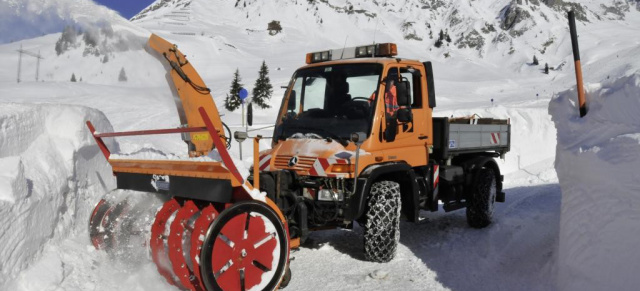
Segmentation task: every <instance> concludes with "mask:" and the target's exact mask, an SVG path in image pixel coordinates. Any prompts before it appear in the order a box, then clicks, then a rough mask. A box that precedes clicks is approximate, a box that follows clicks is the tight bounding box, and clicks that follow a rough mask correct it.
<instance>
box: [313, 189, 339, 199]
mask: <svg viewBox="0 0 640 291" xmlns="http://www.w3.org/2000/svg"><path fill="white" fill-rule="evenodd" d="M342 200H344V193H342V191H332V190H329V189H321V190H320V191H318V201H342Z"/></svg>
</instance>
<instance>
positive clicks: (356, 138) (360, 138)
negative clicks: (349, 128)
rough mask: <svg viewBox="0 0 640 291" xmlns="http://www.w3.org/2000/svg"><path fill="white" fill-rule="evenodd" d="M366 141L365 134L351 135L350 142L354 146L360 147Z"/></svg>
mask: <svg viewBox="0 0 640 291" xmlns="http://www.w3.org/2000/svg"><path fill="white" fill-rule="evenodd" d="M366 139H367V134H365V133H364V132H354V133H352V134H351V138H350V140H351V141H352V142H353V143H354V144H356V145H361V144H362V143H363V142H364V141H365V140H366Z"/></svg>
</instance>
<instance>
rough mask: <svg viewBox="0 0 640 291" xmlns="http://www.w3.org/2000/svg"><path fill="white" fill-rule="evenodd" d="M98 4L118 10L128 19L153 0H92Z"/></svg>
mask: <svg viewBox="0 0 640 291" xmlns="http://www.w3.org/2000/svg"><path fill="white" fill-rule="evenodd" d="M93 1H95V2H96V3H98V4H101V5H104V6H107V7H109V8H111V9H113V10H115V11H118V12H120V15H122V17H124V18H126V19H130V18H131V17H133V16H134V15H136V14H138V12H140V11H142V9H144V8H146V7H147V6H149V4H151V3H153V1H154V0H93Z"/></svg>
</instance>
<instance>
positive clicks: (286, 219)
mask: <svg viewBox="0 0 640 291" xmlns="http://www.w3.org/2000/svg"><path fill="white" fill-rule="evenodd" d="M149 48H150V51H151V52H152V53H153V54H155V55H156V56H158V57H159V58H160V59H161V60H162V61H163V62H164V63H165V64H166V67H167V69H168V71H169V77H170V79H171V80H172V83H173V89H174V90H175V93H176V95H177V99H176V100H177V101H176V105H177V107H178V112H179V115H180V121H181V124H182V125H183V126H181V127H179V128H174V129H153V130H141V131H132V132H110V133H99V132H96V131H95V129H94V127H93V126H92V124H91V123H90V122H89V121H88V122H87V126H88V127H89V130H90V131H91V132H92V134H93V136H94V138H95V140H96V142H97V144H98V146H99V147H100V149H101V150H102V152H103V154H104V155H105V157H106V158H107V160H108V161H109V163H110V164H111V166H112V168H113V173H114V175H115V176H116V180H117V188H118V189H117V190H114V191H112V192H110V193H107V194H106V195H105V197H104V198H103V199H102V200H100V201H99V202H98V204H97V205H96V207H95V209H94V211H93V213H92V215H91V218H90V222H89V232H90V237H91V242H92V243H93V245H94V246H95V247H96V248H97V249H99V250H105V251H107V252H108V253H110V254H113V255H114V256H120V257H122V256H123V255H125V256H126V257H127V258H128V259H137V258H138V257H136V256H135V255H133V254H134V253H135V251H134V250H135V249H137V250H142V253H144V254H142V255H140V256H141V257H144V256H148V255H149V254H150V256H151V258H152V260H153V261H154V262H155V264H156V265H157V268H158V271H159V273H160V274H161V275H162V276H163V277H164V278H165V279H166V280H167V282H169V283H170V284H173V285H175V286H177V287H178V288H180V289H188V290H274V289H277V288H282V287H284V286H286V285H287V284H288V283H289V280H290V279H291V271H290V270H289V251H290V249H291V248H297V247H299V246H300V244H302V243H304V242H305V240H306V239H307V238H308V236H309V232H310V231H313V230H321V229H328V228H347V229H348V228H352V227H353V225H354V222H357V223H358V224H359V225H360V226H361V227H363V229H364V240H363V250H364V255H365V257H366V258H367V259H368V260H371V261H374V262H387V261H390V260H391V259H393V257H394V255H395V252H396V248H397V245H398V241H399V237H400V228H399V223H400V219H401V218H403V217H404V218H405V219H407V220H408V221H411V222H417V221H419V220H420V218H419V217H420V216H419V212H420V211H421V210H426V211H438V209H439V208H440V206H441V205H442V208H443V209H444V210H445V211H447V212H448V211H453V210H457V209H461V208H465V207H466V213H467V221H468V224H469V225H470V226H471V227H475V228H482V227H485V226H487V225H489V224H490V223H491V221H492V216H493V210H494V202H504V200H505V194H504V192H503V191H502V180H503V176H502V175H501V174H500V169H499V167H498V164H497V163H496V161H495V158H498V157H502V158H503V157H504V154H505V153H507V152H508V151H509V150H510V137H511V126H510V124H509V122H508V120H498V119H491V118H473V117H471V118H468V117H464V118H434V117H432V111H433V108H434V107H435V105H436V99H435V89H434V82H433V70H432V66H431V63H430V62H424V63H422V62H419V61H415V60H408V59H401V58H397V57H396V55H397V47H396V45H395V44H393V43H381V44H374V45H367V46H361V47H352V48H343V49H338V50H327V51H321V52H315V53H309V54H307V55H306V63H307V65H306V66H304V67H302V68H300V69H298V70H297V71H296V72H295V73H294V75H293V77H292V78H291V81H290V83H289V85H288V87H287V90H286V93H285V95H284V98H283V100H282V105H281V107H280V111H279V114H278V116H277V120H276V124H275V129H274V132H273V139H272V144H271V145H272V148H271V149H269V150H265V151H262V152H259V151H258V146H257V145H258V139H259V138H260V137H259V136H257V137H255V138H254V163H253V167H252V171H250V173H249V175H248V176H247V175H243V174H242V173H241V172H242V171H240V170H239V169H238V168H237V167H236V165H235V164H234V162H233V159H232V158H231V156H230V154H229V152H228V150H227V148H228V146H229V145H230V141H231V136H230V135H231V133H230V132H229V131H228V130H227V132H225V130H224V128H225V125H224V123H223V122H222V121H221V120H220V115H219V114H218V111H217V109H216V106H215V104H214V103H213V99H212V98H211V95H210V90H209V89H208V88H206V86H205V85H204V82H203V81H202V79H201V78H200V77H199V76H198V74H197V72H196V71H195V70H194V68H193V67H192V66H191V64H190V63H189V62H188V61H187V60H186V58H185V56H184V55H183V54H182V53H181V52H180V51H179V50H177V48H176V46H175V45H172V44H170V43H168V42H167V41H165V40H163V39H162V38H160V37H158V36H155V35H152V36H151V38H150V40H149ZM248 118H249V119H251V117H250V116H248ZM169 133H179V134H181V137H182V139H183V140H184V141H185V142H186V144H187V146H188V153H189V158H183V159H164V160H163V159H155V160H142V159H124V158H122V157H121V156H116V157H112V156H111V153H110V150H109V149H108V147H107V146H106V144H105V143H104V141H103V139H104V138H114V137H122V136H133V135H148V134H169ZM236 134H239V135H243V137H246V133H238V132H236ZM129 190H133V191H129ZM140 192H145V193H140Z"/></svg>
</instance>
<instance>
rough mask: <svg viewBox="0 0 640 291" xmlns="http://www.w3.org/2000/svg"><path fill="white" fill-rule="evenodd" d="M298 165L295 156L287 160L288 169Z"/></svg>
mask: <svg viewBox="0 0 640 291" xmlns="http://www.w3.org/2000/svg"><path fill="white" fill-rule="evenodd" d="M297 163H298V157H297V156H293V157H292V158H291V159H290V160H289V164H288V165H289V167H293V166H295V165H296V164H297Z"/></svg>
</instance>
